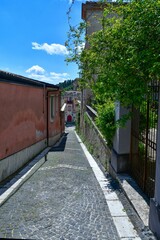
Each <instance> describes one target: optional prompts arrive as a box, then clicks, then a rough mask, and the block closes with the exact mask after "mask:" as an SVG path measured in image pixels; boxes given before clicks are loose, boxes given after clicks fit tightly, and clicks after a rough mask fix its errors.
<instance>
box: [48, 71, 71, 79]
mask: <svg viewBox="0 0 160 240" xmlns="http://www.w3.org/2000/svg"><path fill="white" fill-rule="evenodd" d="M50 75H51V76H52V78H68V77H69V74H68V73H55V72H50Z"/></svg>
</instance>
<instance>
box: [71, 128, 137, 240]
mask: <svg viewBox="0 0 160 240" xmlns="http://www.w3.org/2000/svg"><path fill="white" fill-rule="evenodd" d="M75 134H76V136H77V139H78V142H79V143H80V145H81V147H82V149H83V151H84V154H85V155H86V158H87V159H88V162H89V164H90V166H91V168H92V170H93V172H94V174H95V177H96V179H97V181H98V183H99V185H100V187H101V189H102V191H103V193H104V196H105V199H106V203H107V205H108V208H109V211H110V214H111V217H112V219H113V222H114V225H115V227H116V229H117V232H118V234H119V237H120V239H132V240H140V239H141V238H140V237H139V234H138V233H137V231H136V230H135V229H134V226H133V224H132V223H131V221H130V219H129V217H128V216H127V214H126V212H125V210H124V207H123V205H122V203H121V202H120V200H119V198H118V196H117V194H116V192H115V191H114V190H112V189H110V187H108V186H109V185H110V182H109V179H107V178H106V177H105V175H104V174H103V172H102V171H101V169H100V168H99V166H98V164H97V163H96V161H95V160H94V158H93V157H92V155H91V154H90V153H89V152H88V150H87V148H86V146H85V145H84V144H83V143H82V141H81V139H80V137H79V136H78V135H77V133H76V132H75ZM122 222H123V225H122Z"/></svg>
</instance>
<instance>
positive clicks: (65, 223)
mask: <svg viewBox="0 0 160 240" xmlns="http://www.w3.org/2000/svg"><path fill="white" fill-rule="evenodd" d="M47 158H48V160H47V161H46V162H45V163H44V164H43V165H42V166H41V167H40V168H39V169H38V171H36V172H35V174H34V175H32V177H31V178H30V179H29V180H28V181H26V182H25V183H24V184H23V185H22V186H21V188H20V189H19V190H18V191H17V192H16V193H15V194H14V195H13V196H12V197H10V198H9V199H8V201H7V202H5V203H4V204H3V205H2V206H1V208H0V238H17V239H18V238H20V239H45V240H50V239H56V240H57V239H59V240H89V239H91V240H107V239H109V240H118V239H120V238H119V236H118V233H117V230H116V228H115V225H114V223H113V220H112V217H111V215H110V212H109V209H108V206H107V204H106V200H105V198H104V195H103V192H102V190H101V188H100V186H99V184H98V182H97V180H96V178H95V176H94V173H93V172H92V169H91V167H90V165H89V163H88V161H87V159H86V157H85V155H84V153H83V151H82V149H81V147H80V144H79V143H78V140H77V138H76V136H75V133H74V131H72V129H71V131H70V130H69V131H68V133H67V134H66V136H65V137H64V138H63V141H62V142H61V144H60V146H58V145H57V146H55V147H54V148H53V149H52V150H51V151H50V152H49V153H48V157H47Z"/></svg>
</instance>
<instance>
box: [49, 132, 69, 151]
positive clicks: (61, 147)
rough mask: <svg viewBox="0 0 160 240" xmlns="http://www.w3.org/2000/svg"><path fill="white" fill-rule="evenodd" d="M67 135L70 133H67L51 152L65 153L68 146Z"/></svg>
mask: <svg viewBox="0 0 160 240" xmlns="http://www.w3.org/2000/svg"><path fill="white" fill-rule="evenodd" d="M67 135H68V133H65V134H64V135H63V137H62V139H61V140H60V141H59V142H58V143H57V144H56V145H55V146H54V147H52V148H51V149H50V151H49V152H63V151H64V149H65V146H66V141H67Z"/></svg>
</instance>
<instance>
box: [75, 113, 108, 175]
mask: <svg viewBox="0 0 160 240" xmlns="http://www.w3.org/2000/svg"><path fill="white" fill-rule="evenodd" d="M80 132H81V134H82V135H83V138H84V141H85V143H86V145H87V147H88V150H89V151H90V152H91V154H92V155H93V156H94V157H95V158H96V159H97V160H99V161H100V163H101V164H102V166H103V167H104V168H105V169H106V170H108V167H109V161H110V158H111V151H110V149H109V147H108V146H107V142H106V140H105V139H104V138H103V136H102V134H101V133H100V131H99V130H98V128H97V126H96V125H95V123H94V121H93V120H92V118H91V117H90V116H89V114H88V113H87V112H85V114H84V125H83V129H81V130H80Z"/></svg>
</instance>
